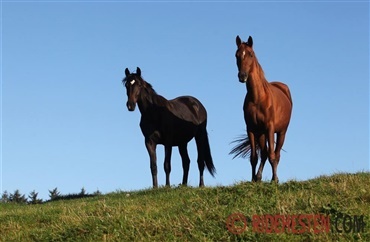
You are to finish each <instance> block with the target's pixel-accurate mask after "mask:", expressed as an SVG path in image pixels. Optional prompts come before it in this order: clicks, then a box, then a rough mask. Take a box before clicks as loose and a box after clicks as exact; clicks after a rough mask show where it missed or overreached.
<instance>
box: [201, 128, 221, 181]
mask: <svg viewBox="0 0 370 242" xmlns="http://www.w3.org/2000/svg"><path fill="white" fill-rule="evenodd" d="M201 126H202V127H201V128H200V130H199V133H198V135H197V137H196V142H197V145H198V148H199V149H202V151H199V150H198V153H199V152H203V157H204V163H205V165H206V167H207V170H208V171H209V173H210V174H211V175H212V176H213V177H214V176H215V174H216V168H215V166H214V164H213V159H212V155H211V147H210V146H209V140H208V134H207V130H206V122H204V123H203V124H202V125H201Z"/></svg>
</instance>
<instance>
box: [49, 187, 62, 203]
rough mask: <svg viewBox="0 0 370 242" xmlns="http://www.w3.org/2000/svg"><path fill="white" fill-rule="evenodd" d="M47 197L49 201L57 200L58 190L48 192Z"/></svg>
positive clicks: (58, 196)
mask: <svg viewBox="0 0 370 242" xmlns="http://www.w3.org/2000/svg"><path fill="white" fill-rule="evenodd" d="M49 197H50V200H51V201H53V200H57V199H59V198H60V192H59V191H58V188H54V189H53V190H49Z"/></svg>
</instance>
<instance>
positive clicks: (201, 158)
mask: <svg viewBox="0 0 370 242" xmlns="http://www.w3.org/2000/svg"><path fill="white" fill-rule="evenodd" d="M195 142H196V144H197V151H198V159H197V162H198V169H199V187H204V179H203V173H204V167H205V163H204V159H205V154H204V147H203V146H204V143H203V139H202V137H200V136H195Z"/></svg>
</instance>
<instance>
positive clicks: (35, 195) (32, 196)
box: [28, 190, 42, 204]
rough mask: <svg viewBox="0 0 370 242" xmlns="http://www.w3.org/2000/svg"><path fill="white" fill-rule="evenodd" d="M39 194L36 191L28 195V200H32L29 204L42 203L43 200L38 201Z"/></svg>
mask: <svg viewBox="0 0 370 242" xmlns="http://www.w3.org/2000/svg"><path fill="white" fill-rule="evenodd" d="M38 194H39V193H38V192H35V190H33V191H32V192H31V193H30V195H28V198H29V199H30V200H29V202H28V203H29V204H40V203H42V199H38V198H37V196H38Z"/></svg>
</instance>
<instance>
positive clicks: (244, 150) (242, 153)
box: [229, 135, 260, 159]
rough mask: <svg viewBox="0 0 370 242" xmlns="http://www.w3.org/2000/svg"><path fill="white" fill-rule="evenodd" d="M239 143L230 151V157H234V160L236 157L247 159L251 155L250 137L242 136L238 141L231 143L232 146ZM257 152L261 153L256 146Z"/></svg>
mask: <svg viewBox="0 0 370 242" xmlns="http://www.w3.org/2000/svg"><path fill="white" fill-rule="evenodd" d="M233 143H237V144H236V145H235V146H234V147H233V148H232V149H231V151H230V153H229V155H233V154H234V157H233V159H235V158H236V157H241V158H245V157H247V156H250V154H251V142H250V140H249V138H248V135H240V136H239V137H238V138H237V139H235V140H234V141H232V142H231V144H233ZM256 148H257V151H259V150H260V149H259V146H258V145H256Z"/></svg>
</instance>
